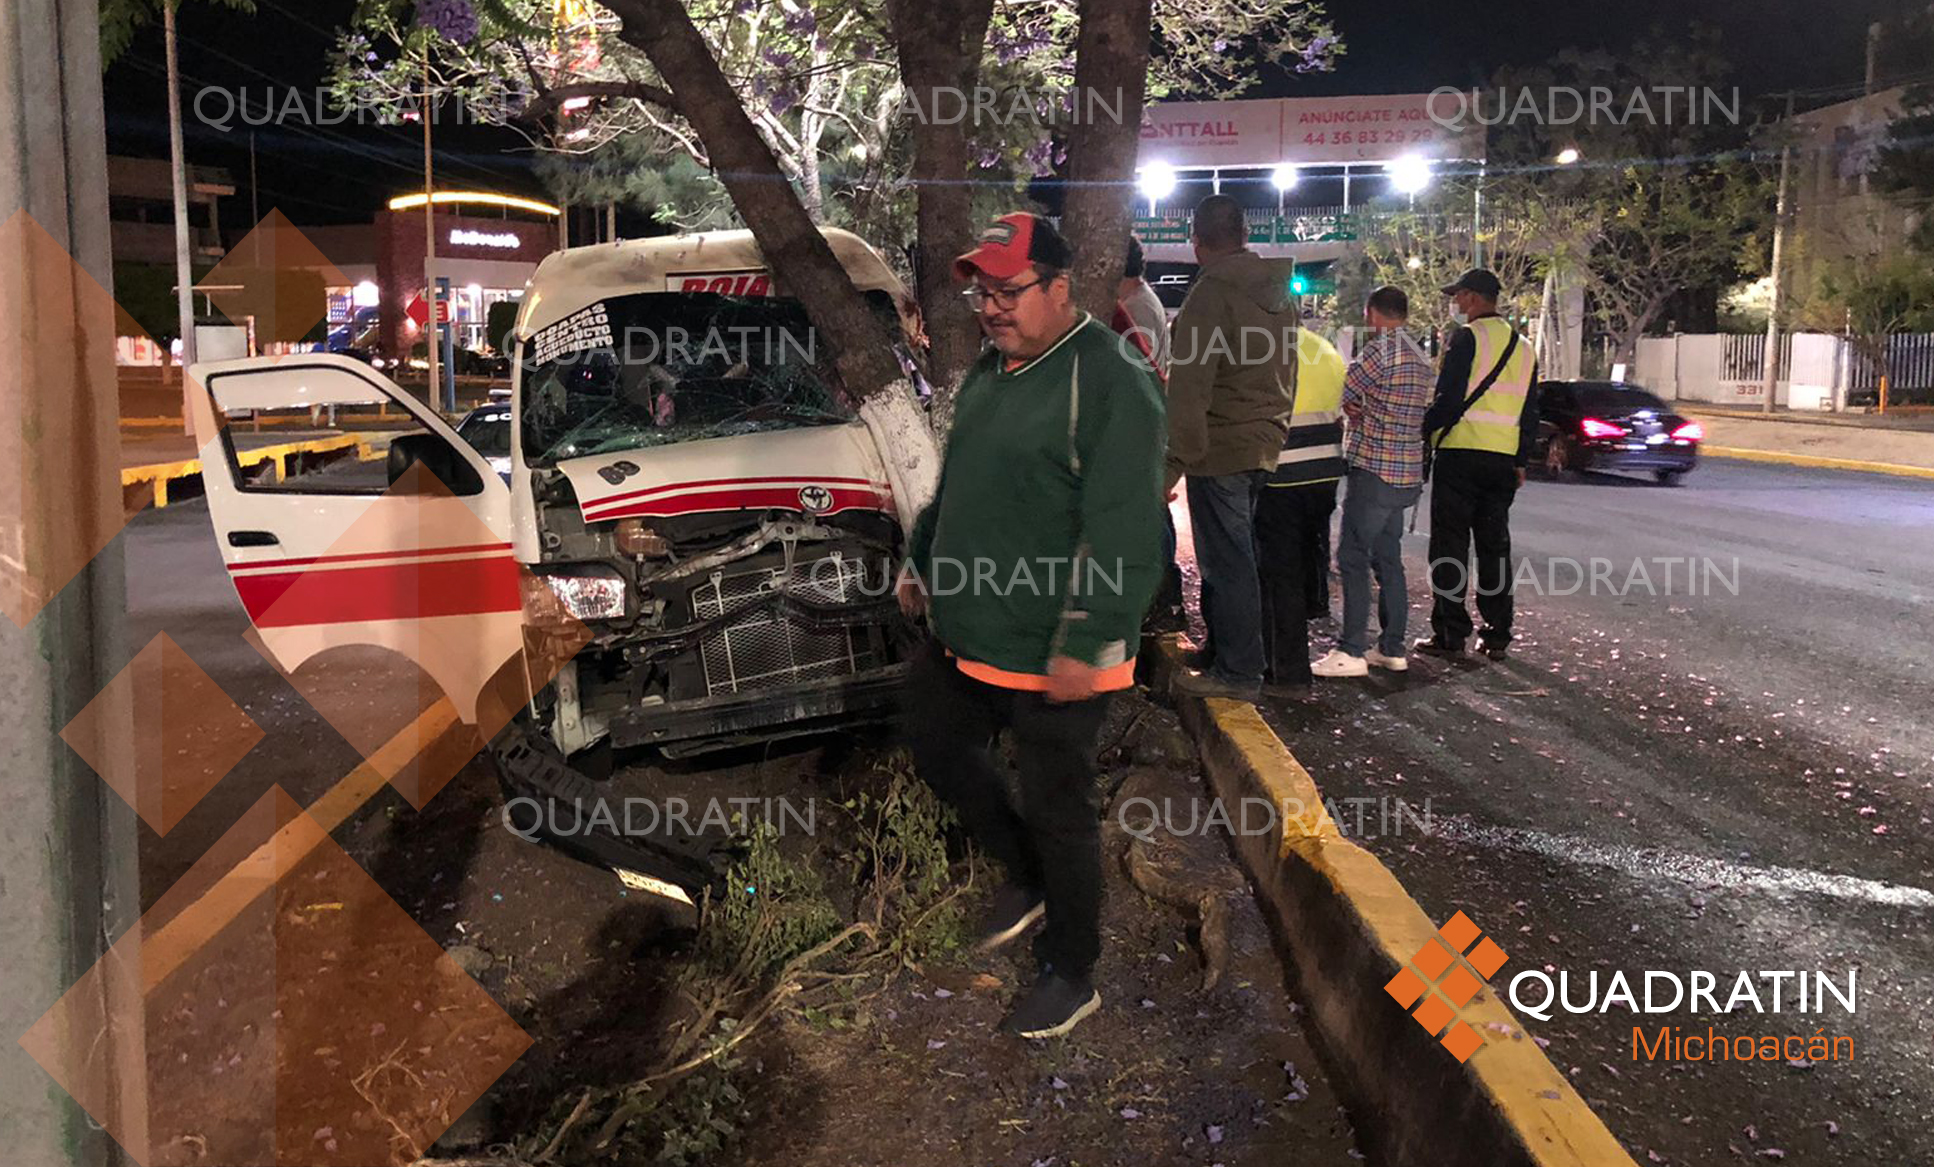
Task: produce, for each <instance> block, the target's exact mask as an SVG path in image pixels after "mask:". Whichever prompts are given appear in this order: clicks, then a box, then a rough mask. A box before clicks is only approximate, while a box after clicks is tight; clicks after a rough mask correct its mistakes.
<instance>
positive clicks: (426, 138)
mask: <svg viewBox="0 0 1934 1167" xmlns="http://www.w3.org/2000/svg"><path fill="white" fill-rule="evenodd" d="M434 110H435V106H434V103H433V102H432V101H431V97H430V47H429V45H428V44H425V45H424V46H423V106H422V109H421V110H420V111H419V112H420V114H421V116H422V118H423V295H424V298H425V299H426V300H428V301H429V309H430V314H429V317H428V319H427V321H426V323H425V325H424V331H423V348H424V351H425V352H427V353H428V354H429V357H430V384H429V387H428V391H427V393H428V398H429V403H430V407H431V408H433V409H434V408H435V407H436V403H437V399H438V398H439V397H441V396H442V393H441V389H442V386H441V385H440V384H439V383H438V381H437V339H438V333H439V329H440V326H439V325H438V324H437V318H436V316H437V298H436V290H437V289H436V164H435V162H434V161H433V157H434V156H433V155H432V154H431V151H430V119H431V118H432V117H434V116H435V112H434ZM406 366H407V362H406Z"/></svg>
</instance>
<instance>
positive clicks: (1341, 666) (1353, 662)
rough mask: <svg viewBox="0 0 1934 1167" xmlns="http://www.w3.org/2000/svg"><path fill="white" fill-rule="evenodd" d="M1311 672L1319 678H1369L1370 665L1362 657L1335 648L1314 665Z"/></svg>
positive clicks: (1310, 669)
mask: <svg viewBox="0 0 1934 1167" xmlns="http://www.w3.org/2000/svg"><path fill="white" fill-rule="evenodd" d="M1309 671H1310V672H1312V673H1315V674H1316V675H1317V676H1319V677H1367V676H1369V675H1370V665H1369V662H1368V661H1366V660H1364V658H1362V657H1360V656H1351V655H1350V654H1349V653H1347V652H1344V651H1343V650H1342V649H1340V648H1333V649H1331V650H1330V651H1329V652H1327V653H1325V654H1324V655H1323V656H1322V658H1321V659H1319V660H1317V661H1316V663H1315V664H1312V665H1311V666H1310V667H1309Z"/></svg>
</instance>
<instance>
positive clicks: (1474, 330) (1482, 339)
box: [1437, 316, 1538, 456]
mask: <svg viewBox="0 0 1934 1167" xmlns="http://www.w3.org/2000/svg"><path fill="white" fill-rule="evenodd" d="M1466 327H1468V328H1469V329H1470V331H1471V336H1472V338H1473V339H1475V340H1476V341H1477V353H1476V355H1475V356H1473V357H1472V358H1471V377H1470V380H1469V381H1467V382H1466V383H1465V385H1464V396H1465V397H1467V398H1468V397H1469V396H1470V395H1471V391H1472V390H1473V389H1476V388H1477V385H1478V382H1480V381H1482V380H1483V379H1484V378H1485V377H1487V376H1489V375H1490V372H1491V370H1492V369H1494V368H1496V367H1497V363H1498V358H1499V357H1502V356H1503V355H1504V348H1505V346H1506V345H1507V344H1509V343H1510V340H1511V332H1512V329H1511V325H1510V324H1509V323H1507V322H1506V321H1505V320H1504V319H1503V318H1502V317H1499V316H1482V317H1479V318H1478V319H1476V320H1473V321H1471V322H1470V324H1469V325H1467V326H1466ZM1537 364H1538V358H1537V356H1536V355H1535V354H1534V353H1533V352H1532V349H1531V342H1530V341H1529V340H1526V339H1525V338H1524V337H1519V338H1518V347H1517V351H1515V352H1513V353H1512V354H1511V360H1510V362H1509V363H1508V364H1506V365H1505V366H1504V370H1503V371H1502V372H1501V373H1499V374H1498V378H1497V380H1495V381H1493V382H1491V387H1490V388H1489V389H1486V390H1485V391H1484V396H1482V397H1480V398H1478V399H1477V400H1476V401H1473V402H1471V407H1470V408H1469V409H1467V410H1465V411H1464V416H1463V418H1462V419H1460V420H1459V421H1458V423H1457V424H1456V425H1454V426H1452V427H1451V428H1450V431H1449V432H1448V433H1446V434H1445V435H1444V439H1443V441H1441V442H1439V443H1438V444H1437V448H1438V449H1440V450H1485V451H1488V452H1490V453H1494V454H1508V455H1511V456H1516V454H1517V452H1518V423H1519V420H1520V419H1521V418H1522V417H1523V415H1524V403H1525V401H1526V399H1527V398H1529V397H1530V395H1531V378H1532V375H1533V373H1534V372H1535V370H1536V367H1537Z"/></svg>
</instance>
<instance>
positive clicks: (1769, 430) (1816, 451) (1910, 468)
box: [1680, 406, 1934, 478]
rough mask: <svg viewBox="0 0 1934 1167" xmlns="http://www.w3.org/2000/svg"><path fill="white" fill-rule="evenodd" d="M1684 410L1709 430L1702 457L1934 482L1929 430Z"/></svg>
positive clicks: (1933, 436)
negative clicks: (1858, 472)
mask: <svg viewBox="0 0 1934 1167" xmlns="http://www.w3.org/2000/svg"><path fill="white" fill-rule="evenodd" d="M1680 408H1681V411H1682V412H1684V413H1685V414H1686V415H1687V416H1690V417H1696V418H1698V419H1699V420H1700V422H1701V423H1702V424H1704V425H1705V427H1706V444H1705V445H1704V446H1702V447H1701V451H1700V452H1701V453H1703V454H1704V455H1705V456H1707V457H1710V458H1736V459H1740V460H1744V461H1750V462H1773V463H1780V464H1784V465H1788V466H1807V467H1811V468H1814V469H1822V470H1857V471H1862V472H1865V473H1869V474H1895V475H1901V476H1904V477H1909V478H1934V432H1930V431H1928V430H1925V429H1919V428H1908V427H1904V426H1885V425H1880V424H1860V423H1859V422H1858V421H1857V420H1855V419H1843V418H1839V417H1835V418H1833V419H1828V418H1807V417H1795V416H1792V415H1789V414H1775V415H1774V416H1772V417H1755V416H1752V415H1749V414H1741V413H1738V412H1736V411H1727V410H1702V409H1697V408H1692V407H1685V406H1681V407H1680ZM1889 416H1891V415H1889Z"/></svg>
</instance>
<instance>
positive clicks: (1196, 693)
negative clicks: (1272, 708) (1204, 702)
mask: <svg viewBox="0 0 1934 1167" xmlns="http://www.w3.org/2000/svg"><path fill="white" fill-rule="evenodd" d="M1169 688H1170V689H1171V690H1172V691H1174V692H1176V693H1179V694H1181V695H1182V696H1184V697H1224V698H1227V699H1228V700H1231V701H1254V700H1255V699H1256V698H1257V697H1259V696H1261V695H1262V682H1260V681H1257V682H1254V683H1252V684H1244V683H1242V682H1240V681H1225V680H1223V679H1222V678H1221V677H1218V676H1216V675H1215V674H1214V673H1177V674H1175V680H1174V681H1172V682H1171V683H1170V685H1169Z"/></svg>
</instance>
